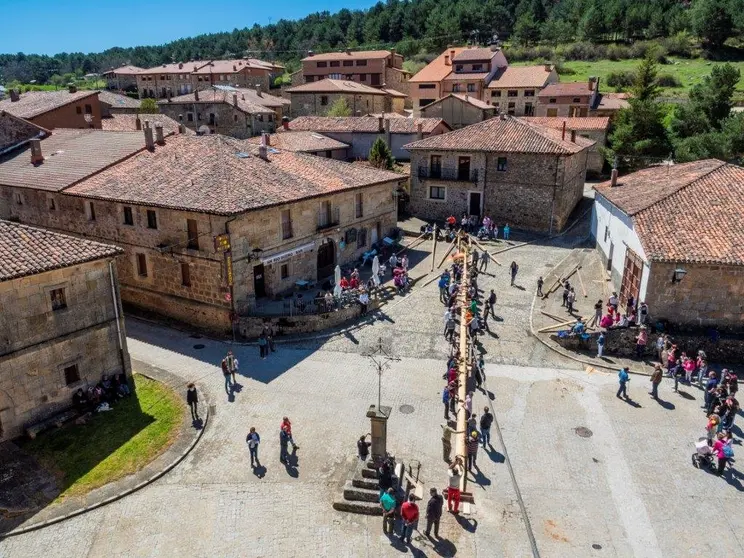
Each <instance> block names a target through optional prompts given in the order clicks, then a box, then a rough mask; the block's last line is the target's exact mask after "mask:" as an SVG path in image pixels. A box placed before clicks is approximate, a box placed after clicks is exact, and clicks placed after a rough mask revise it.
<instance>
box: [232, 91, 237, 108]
mask: <svg viewBox="0 0 744 558" xmlns="http://www.w3.org/2000/svg"><path fill="white" fill-rule="evenodd" d="M233 106H234V107H237V106H238V94H237V93H233Z"/></svg>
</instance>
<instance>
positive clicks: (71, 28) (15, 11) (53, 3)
mask: <svg viewBox="0 0 744 558" xmlns="http://www.w3.org/2000/svg"><path fill="white" fill-rule="evenodd" d="M374 3H375V0H322V2H320V3H315V2H307V1H301V0H273V1H265V0H264V1H256V0H248V1H245V0H244V1H242V2H240V1H236V0H217V1H209V0H207V1H205V0H167V1H166V0H117V1H112V0H97V1H96V0H0V53H16V52H25V53H35V54H55V53H57V52H99V51H102V50H106V49H107V48H111V47H114V46H120V47H129V46H137V45H158V44H163V43H167V42H169V41H172V40H175V39H180V38H182V37H191V36H194V35H199V34H201V33H216V32H218V31H232V30H233V29H235V28H238V29H242V28H243V27H249V26H251V25H253V24H254V23H258V24H259V25H264V24H267V23H269V18H271V21H273V22H276V21H277V20H279V19H298V18H301V17H303V16H306V15H307V14H309V13H313V12H317V11H323V10H328V11H329V12H331V13H333V12H337V11H338V10H340V9H341V8H349V9H355V8H367V7H369V6H371V5H373V4H374Z"/></svg>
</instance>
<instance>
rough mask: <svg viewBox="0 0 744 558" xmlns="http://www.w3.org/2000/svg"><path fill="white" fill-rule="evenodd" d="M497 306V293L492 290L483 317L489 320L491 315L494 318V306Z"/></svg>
mask: <svg viewBox="0 0 744 558" xmlns="http://www.w3.org/2000/svg"><path fill="white" fill-rule="evenodd" d="M494 304H496V291H494V290H493V289H491V294H489V295H488V298H487V299H486V311H485V312H484V313H483V317H484V318H487V317H488V315H489V314H490V315H491V317H494V316H495V314H494V313H493V305H494Z"/></svg>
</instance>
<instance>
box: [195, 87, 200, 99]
mask: <svg viewBox="0 0 744 558" xmlns="http://www.w3.org/2000/svg"><path fill="white" fill-rule="evenodd" d="M194 100H195V101H198V100H199V90H198V89H196V90H194Z"/></svg>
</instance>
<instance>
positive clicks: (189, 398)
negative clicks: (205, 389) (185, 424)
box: [186, 383, 199, 420]
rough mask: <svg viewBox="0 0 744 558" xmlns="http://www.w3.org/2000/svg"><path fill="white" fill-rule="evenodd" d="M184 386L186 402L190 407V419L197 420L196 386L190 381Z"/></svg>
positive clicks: (197, 399) (197, 401)
mask: <svg viewBox="0 0 744 558" xmlns="http://www.w3.org/2000/svg"><path fill="white" fill-rule="evenodd" d="M186 388H187V389H186V403H188V405H189V408H190V409H191V419H192V420H199V396H198V395H197V393H196V386H195V385H194V384H193V383H190V384H189V385H187V386H186Z"/></svg>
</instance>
